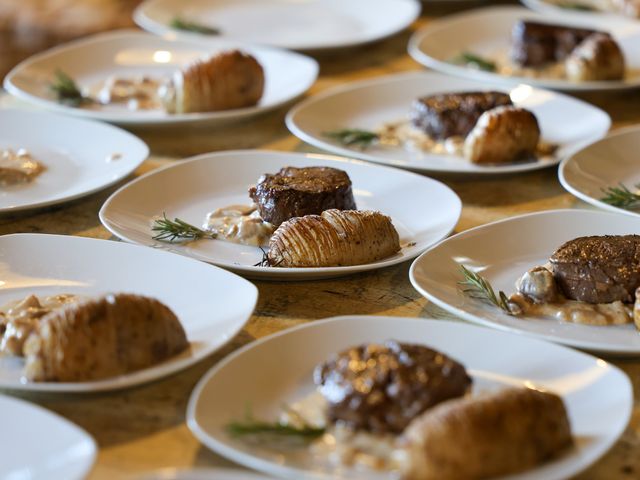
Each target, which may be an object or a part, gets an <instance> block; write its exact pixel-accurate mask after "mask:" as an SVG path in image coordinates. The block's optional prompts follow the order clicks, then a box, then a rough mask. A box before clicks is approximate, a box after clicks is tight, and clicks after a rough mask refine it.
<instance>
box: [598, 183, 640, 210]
mask: <svg viewBox="0 0 640 480" xmlns="http://www.w3.org/2000/svg"><path fill="white" fill-rule="evenodd" d="M634 188H635V189H636V190H637V189H640V183H639V184H637V185H634ZM602 192H603V193H604V194H605V196H604V197H602V198H601V199H600V201H602V202H604V203H608V204H609V205H613V206H614V207H620V208H624V209H627V210H632V209H634V208H638V207H640V195H639V194H637V193H633V192H632V191H631V190H629V189H628V188H627V187H625V186H624V185H623V184H622V183H621V184H620V185H619V186H618V187H608V188H603V189H602Z"/></svg>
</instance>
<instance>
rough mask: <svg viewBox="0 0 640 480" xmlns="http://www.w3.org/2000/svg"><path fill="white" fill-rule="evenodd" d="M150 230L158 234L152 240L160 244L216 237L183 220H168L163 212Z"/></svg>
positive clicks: (212, 233) (213, 233) (214, 234)
mask: <svg viewBox="0 0 640 480" xmlns="http://www.w3.org/2000/svg"><path fill="white" fill-rule="evenodd" d="M151 230H152V231H154V232H158V233H157V234H156V235H155V236H153V239H154V240H158V241H160V242H168V243H175V242H180V241H185V240H187V241H191V240H198V239H200V238H211V239H213V238H216V237H217V236H218V235H217V234H216V233H215V232H207V231H206V230H202V229H200V228H198V227H195V226H193V225H191V224H189V223H187V222H185V221H184V220H180V219H179V218H174V219H173V220H169V219H168V218H167V215H166V214H165V213H164V212H163V213H162V218H161V219H158V220H155V221H154V222H153V226H152V227H151Z"/></svg>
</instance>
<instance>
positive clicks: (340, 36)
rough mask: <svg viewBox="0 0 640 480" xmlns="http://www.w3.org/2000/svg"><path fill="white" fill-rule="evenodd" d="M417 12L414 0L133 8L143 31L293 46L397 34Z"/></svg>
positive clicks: (167, 1)
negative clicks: (229, 38)
mask: <svg viewBox="0 0 640 480" xmlns="http://www.w3.org/2000/svg"><path fill="white" fill-rule="evenodd" d="M419 14H420V2H418V1H416V0H400V1H390V0H383V1H378V2H375V3H374V4H372V3H371V2H367V1H366V0H354V1H350V2H347V3H345V2H341V1H339V0H312V1H307V2H295V3H291V2H288V1H286V0H269V1H257V0H241V1H238V0H235V1H228V0H214V1H207V0H189V1H187V2H185V1H180V0H147V1H145V2H143V3H142V4H141V5H140V6H139V7H138V8H137V9H136V11H135V13H134V20H135V21H136V23H137V24H138V25H140V26H141V27H142V28H144V29H145V30H148V31H150V32H153V33H156V34H159V35H165V34H167V33H168V32H172V33H174V34H188V33H192V34H200V35H203V36H207V37H215V36H224V37H231V38H234V39H236V40H242V41H245V42H253V43H258V44H266V45H274V46H278V47H283V48H292V49H296V50H311V49H313V50H317V49H334V48H345V47H353V46H356V45H361V44H364V43H368V42H373V41H375V40H380V39H383V38H386V37H388V36H391V35H393V34H394V33H397V32H399V31H401V30H403V29H405V28H406V27H408V26H409V25H410V24H411V22H413V21H414V20H415V19H416V17H417V16H418V15H419Z"/></svg>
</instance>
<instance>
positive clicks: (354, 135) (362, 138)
mask: <svg viewBox="0 0 640 480" xmlns="http://www.w3.org/2000/svg"><path fill="white" fill-rule="evenodd" d="M323 135H324V136H325V137H329V138H332V139H334V140H337V141H338V142H340V143H341V144H342V145H345V146H347V147H360V148H366V147H370V146H371V145H372V144H373V143H374V142H376V141H378V140H379V139H380V135H379V134H377V133H376V132H370V131H368V130H360V129H358V128H344V129H342V130H333V131H331V132H324V133H323Z"/></svg>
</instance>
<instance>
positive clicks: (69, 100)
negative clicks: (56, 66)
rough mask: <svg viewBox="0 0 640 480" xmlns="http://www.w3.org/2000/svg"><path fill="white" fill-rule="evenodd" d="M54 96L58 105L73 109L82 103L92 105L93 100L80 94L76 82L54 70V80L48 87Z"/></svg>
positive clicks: (61, 72)
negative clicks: (65, 105)
mask: <svg viewBox="0 0 640 480" xmlns="http://www.w3.org/2000/svg"><path fill="white" fill-rule="evenodd" d="M49 88H51V90H52V91H53V92H54V93H55V94H56V97H57V99H58V101H59V102H60V103H65V104H68V105H71V106H74V107H77V106H80V105H82V104H83V103H92V102H93V100H92V99H91V98H89V97H86V96H85V95H83V94H82V92H81V91H80V89H79V88H78V85H76V82H75V81H74V80H73V78H71V77H70V76H69V75H67V74H66V73H65V72H63V71H62V70H56V72H55V80H54V81H53V83H51V85H50V86H49Z"/></svg>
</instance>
